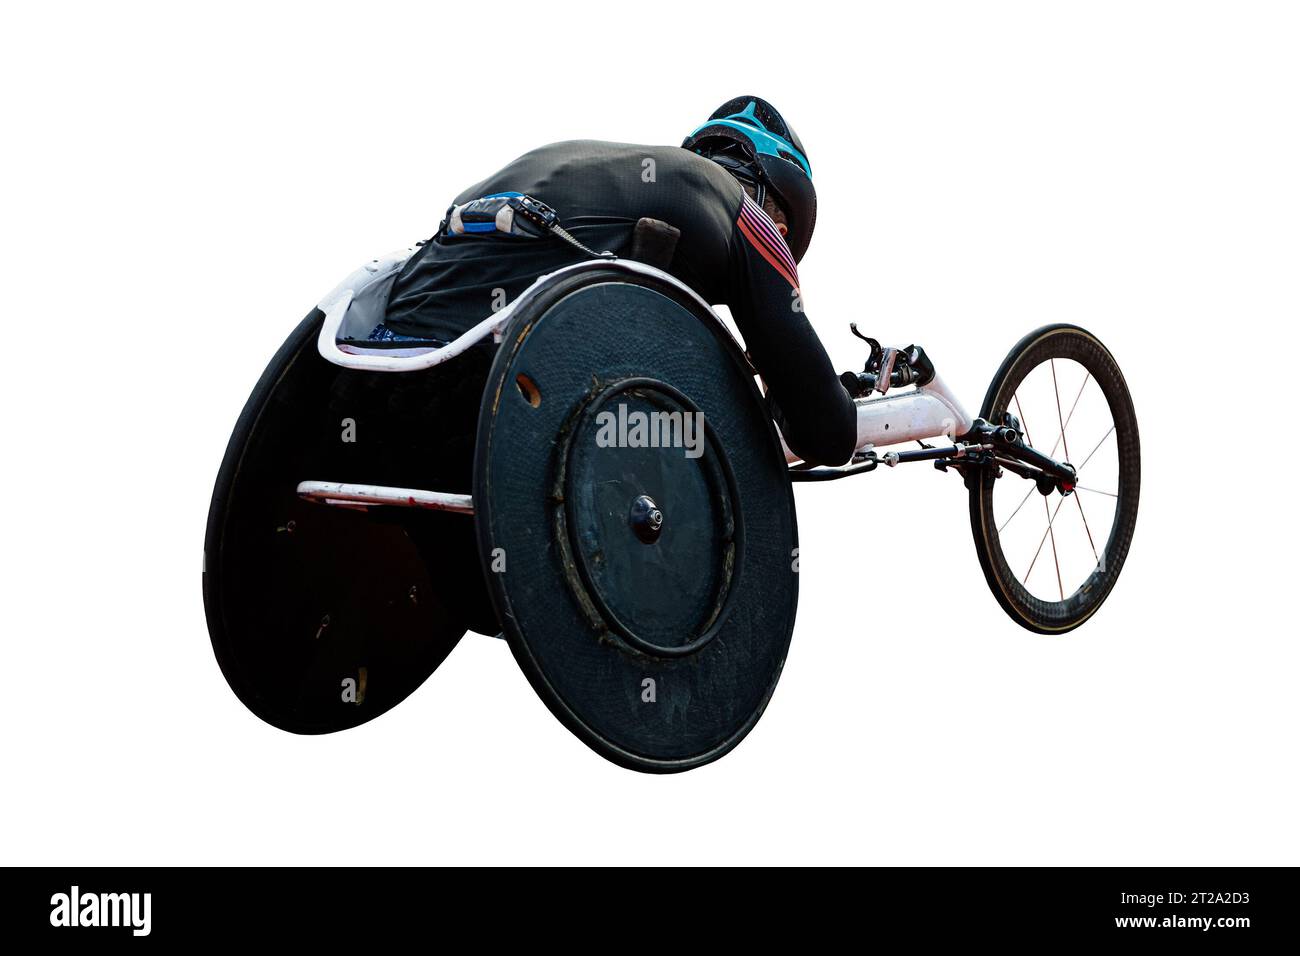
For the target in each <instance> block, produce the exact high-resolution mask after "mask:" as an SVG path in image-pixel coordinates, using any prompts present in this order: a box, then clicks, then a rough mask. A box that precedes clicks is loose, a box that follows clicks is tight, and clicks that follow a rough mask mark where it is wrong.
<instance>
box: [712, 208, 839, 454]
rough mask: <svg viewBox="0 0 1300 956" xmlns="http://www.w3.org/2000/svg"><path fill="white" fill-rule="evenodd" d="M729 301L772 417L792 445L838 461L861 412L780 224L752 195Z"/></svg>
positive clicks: (737, 243)
mask: <svg viewBox="0 0 1300 956" xmlns="http://www.w3.org/2000/svg"><path fill="white" fill-rule="evenodd" d="M731 272H732V276H731V279H732V281H731V283H730V285H731V290H732V291H731V296H730V300H729V301H728V302H727V306H728V307H729V308H730V309H731V314H732V317H733V318H734V319H735V320H736V325H737V326H738V327H739V329H740V334H741V335H742V336H744V339H745V347H746V349H747V350H748V351H749V355H750V358H751V359H752V360H753V362H754V365H755V366H756V367H757V368H758V371H759V373H760V374H761V375H762V376H763V380H764V381H765V382H766V383H767V387H768V393H767V397H768V402H769V404H770V405H771V407H772V417H773V418H774V419H775V420H776V422H777V424H778V425H779V426H780V427H781V434H782V435H783V436H784V437H785V441H786V444H787V445H789V446H790V449H791V451H793V452H794V453H795V454H796V455H798V456H799V457H801V458H803V459H804V460H805V461H808V462H812V463H815V464H822V465H838V464H842V463H843V462H845V461H847V460H848V459H849V458H850V456H852V454H853V450H854V446H855V445H856V443H857V413H856V411H855V410H854V406H853V400H852V399H851V398H850V397H849V394H848V392H846V391H845V390H844V386H843V385H841V384H840V381H839V378H838V377H837V376H836V374H835V369H834V367H833V366H832V365H831V360H830V357H829V356H828V355H827V354H826V350H825V348H823V347H822V343H821V340H820V339H819V338H818V337H817V333H816V332H815V331H814V330H813V327H812V325H811V324H809V322H808V318H807V316H806V315H804V311H803V303H802V301H801V299H800V295H799V273H798V270H797V269H796V267H795V262H794V258H793V256H791V255H790V250H789V248H788V247H787V246H786V244H785V240H784V239H782V238H781V234H780V232H779V231H778V230H777V227H776V224H775V223H773V222H772V220H771V219H770V218H769V217H768V215H767V213H765V212H763V209H762V207H760V206H759V205H758V204H757V203H755V202H754V201H753V200H752V199H750V198H749V196H748V195H746V196H745V197H744V199H743V201H742V203H741V207H740V213H739V215H738V216H737V218H736V225H735V231H734V234H733V236H732V242H731Z"/></svg>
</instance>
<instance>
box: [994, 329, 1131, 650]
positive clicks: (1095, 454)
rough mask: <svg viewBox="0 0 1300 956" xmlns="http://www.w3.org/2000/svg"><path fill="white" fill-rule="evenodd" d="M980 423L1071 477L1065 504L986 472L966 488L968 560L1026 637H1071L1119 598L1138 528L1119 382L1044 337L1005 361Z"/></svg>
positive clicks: (1102, 361)
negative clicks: (1016, 436)
mask: <svg viewBox="0 0 1300 956" xmlns="http://www.w3.org/2000/svg"><path fill="white" fill-rule="evenodd" d="M980 417H981V418H983V419H984V420H985V421H988V422H990V423H992V424H995V425H1002V424H1011V425H1013V426H1015V427H1017V428H1018V430H1019V432H1020V436H1021V440H1022V441H1023V442H1024V443H1025V444H1027V445H1029V446H1031V447H1033V448H1034V449H1036V450H1037V451H1040V452H1042V453H1043V454H1045V455H1047V456H1048V457H1051V458H1054V459H1055V460H1057V461H1062V462H1067V463H1069V464H1071V465H1072V466H1073V467H1074V468H1075V470H1076V472H1077V482H1076V484H1075V486H1074V488H1073V490H1072V491H1069V492H1068V493H1062V491H1061V490H1060V489H1058V488H1056V487H1049V485H1050V483H1048V482H1044V483H1043V487H1041V488H1040V486H1039V484H1038V483H1037V482H1035V481H1033V480H1026V479H1024V478H1022V477H1020V476H1019V475H1016V474H1014V473H1013V472H1012V471H1010V470H1008V469H1004V468H999V467H994V466H992V465H989V466H984V467H981V468H980V469H979V470H977V471H975V472H974V473H973V480H972V481H971V482H970V484H971V490H970V514H971V530H972V532H973V533H974V536H975V550H976V552H977V553H978V555H979V560H980V565H981V567H982V568H983V569H984V576H985V578H986V579H987V580H988V584H989V588H990V589H991V590H992V591H993V596H994V597H996V598H997V600H998V603H999V604H1001V605H1002V607H1003V609H1004V610H1005V611H1006V612H1007V613H1008V614H1009V615H1010V616H1011V618H1012V619H1013V620H1014V621H1016V622H1017V623H1018V624H1020V625H1022V626H1024V627H1026V628H1028V629H1029V630H1031V631H1036V632H1038V633H1040V634H1061V633H1064V632H1066V631H1069V630H1072V629H1073V628H1076V627H1078V626H1079V625H1080V624H1082V623H1083V622H1084V621H1086V620H1088V618H1090V617H1091V616H1092V615H1093V614H1094V613H1095V612H1096V611H1097V609H1098V608H1099V607H1100V606H1101V604H1102V602H1103V601H1105V600H1106V597H1107V596H1108V595H1109V594H1110V592H1111V589H1112V588H1113V587H1114V586H1115V581H1116V580H1117V579H1118V577H1119V573H1120V570H1121V569H1122V568H1123V567H1124V560H1125V558H1126V557H1127V556H1128V551H1129V545H1130V543H1131V542H1132V540H1133V528H1134V525H1135V523H1136V521H1137V509H1138V492H1139V489H1140V485H1141V453H1140V448H1139V443H1138V427H1137V418H1136V416H1135V414H1134V411H1133V401H1132V399H1131V398H1130V397H1129V391H1128V386H1127V385H1126V384H1125V382H1124V376H1123V375H1122V374H1121V373H1120V370H1119V366H1118V365H1117V364H1116V363H1115V359H1114V358H1112V357H1111V354H1110V352H1109V351H1107V350H1106V347H1105V346H1104V345H1102V344H1101V342H1099V341H1098V340H1097V339H1096V338H1095V337H1094V336H1093V335H1092V334H1090V333H1089V332H1087V331H1085V330H1084V329H1081V328H1079V327H1077V326H1073V325H1050V326H1046V327H1044V328H1041V329H1039V330H1038V331H1036V332H1032V333H1031V334H1029V335H1027V336H1025V338H1023V339H1021V341H1020V342H1018V343H1017V344H1016V346H1015V347H1014V348H1013V349H1012V350H1011V352H1010V354H1008V355H1007V357H1006V360H1005V361H1003V363H1002V367H1001V368H999V369H998V372H997V374H996V375H995V376H994V378H993V382H992V383H991V384H990V385H989V390H988V394H987V395H985V397H984V404H983V406H982V407H981V409H980ZM1044 492H1046V493H1044Z"/></svg>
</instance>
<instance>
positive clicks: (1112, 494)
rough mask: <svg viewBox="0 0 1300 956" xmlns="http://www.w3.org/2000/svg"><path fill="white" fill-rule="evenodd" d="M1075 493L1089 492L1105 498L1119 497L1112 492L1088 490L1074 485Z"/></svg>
mask: <svg viewBox="0 0 1300 956" xmlns="http://www.w3.org/2000/svg"><path fill="white" fill-rule="evenodd" d="M1074 490H1075V491H1091V492H1092V493H1093V494H1094V495H1105V496H1106V497H1107V498H1118V497H1119V495H1117V494H1115V492H1113V491H1102V490H1101V489H1100V488H1089V487H1087V486H1086V485H1075V486H1074Z"/></svg>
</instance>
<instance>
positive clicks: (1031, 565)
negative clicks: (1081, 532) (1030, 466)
mask: <svg viewBox="0 0 1300 956" xmlns="http://www.w3.org/2000/svg"><path fill="white" fill-rule="evenodd" d="M1063 504H1065V499H1064V498H1062V499H1061V500H1060V501H1058V502H1057V503H1056V510H1055V511H1053V512H1052V516H1051V517H1050V518H1048V519H1047V531H1044V532H1043V536H1042V537H1041V538H1039V539H1038V550H1037V551H1035V552H1034V560H1033V561H1030V562H1029V570H1028V571H1026V572H1025V577H1024V579H1023V582H1022V583H1024V584H1025V585H1026V586H1028V584H1029V575H1031V574H1033V572H1034V565H1035V564H1037V563H1038V556H1039V555H1040V554H1042V553H1043V545H1045V544H1046V543H1047V534H1048V532H1049V531H1051V530H1052V522H1053V521H1055V520H1056V516H1057V515H1058V514H1060V512H1061V505H1063ZM1043 507H1044V508H1046V507H1047V499H1046V498H1044V499H1043Z"/></svg>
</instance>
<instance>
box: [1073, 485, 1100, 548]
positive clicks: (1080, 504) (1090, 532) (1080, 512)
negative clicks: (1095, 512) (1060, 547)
mask: <svg viewBox="0 0 1300 956" xmlns="http://www.w3.org/2000/svg"><path fill="white" fill-rule="evenodd" d="M1072 497H1073V498H1074V503H1075V504H1076V505H1078V506H1079V517H1080V518H1083V530H1084V531H1086V532H1088V544H1089V546H1091V548H1092V557H1093V559H1094V560H1095V561H1097V562H1098V563H1099V564H1100V563H1101V555H1099V554H1098V553H1097V544H1096V542H1094V541H1093V540H1092V529H1091V528H1089V527H1088V518H1087V517H1086V516H1085V515H1084V513H1083V502H1082V501H1080V500H1079V496H1078V495H1073V496H1072Z"/></svg>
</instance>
